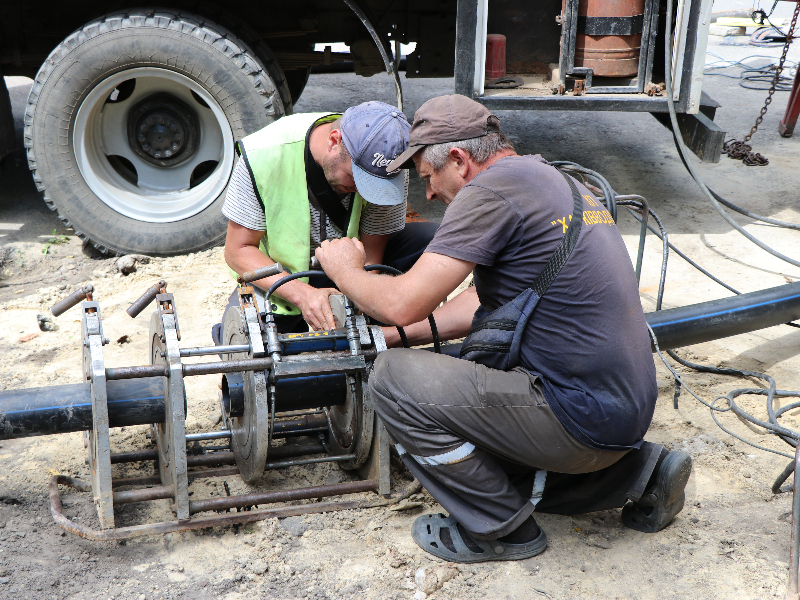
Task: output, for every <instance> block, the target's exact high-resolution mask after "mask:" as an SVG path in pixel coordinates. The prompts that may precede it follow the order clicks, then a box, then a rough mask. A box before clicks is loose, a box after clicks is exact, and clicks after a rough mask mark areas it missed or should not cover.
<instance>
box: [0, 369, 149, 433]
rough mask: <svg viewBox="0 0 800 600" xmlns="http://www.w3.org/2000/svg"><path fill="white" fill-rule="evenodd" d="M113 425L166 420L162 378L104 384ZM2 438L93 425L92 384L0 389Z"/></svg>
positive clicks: (145, 423) (110, 424)
mask: <svg viewBox="0 0 800 600" xmlns="http://www.w3.org/2000/svg"><path fill="white" fill-rule="evenodd" d="M106 394H107V400H108V421H109V427H128V426H131V425H147V424H148V423H163V422H164V389H163V386H162V384H161V378H160V377H148V378H144V379H123V380H119V381H109V382H107V383H106ZM0 411H2V412H0V440H9V439H14V438H22V437H32V436H36V435H51V434H54V433H70V432H73V431H86V430H91V429H92V394H91V388H90V386H89V384H88V383H74V384H70V385H58V386H53V387H40V388H31V389H21V390H6V391H3V392H0Z"/></svg>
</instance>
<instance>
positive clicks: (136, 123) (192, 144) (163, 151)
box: [128, 94, 198, 167]
mask: <svg viewBox="0 0 800 600" xmlns="http://www.w3.org/2000/svg"><path fill="white" fill-rule="evenodd" d="M197 132H198V122H197V116H196V115H195V113H194V111H192V109H190V108H189V107H188V106H187V105H186V104H185V103H184V102H182V101H181V100H178V99H177V98H175V97H174V96H171V95H167V94H157V95H155V96H151V97H149V98H146V99H145V100H142V101H141V102H139V103H138V104H137V105H136V106H134V107H133V108H132V109H131V111H130V113H129V115H128V141H129V143H130V146H131V149H132V150H133V151H134V152H135V153H136V154H137V155H139V156H140V157H142V158H143V159H145V160H146V161H148V162H150V163H152V164H154V165H158V166H160V167H172V166H175V165H179V164H181V163H183V162H185V161H187V160H189V159H190V158H192V156H193V155H194V154H195V153H196V152H197V141H198V140H197V138H198V135H197Z"/></svg>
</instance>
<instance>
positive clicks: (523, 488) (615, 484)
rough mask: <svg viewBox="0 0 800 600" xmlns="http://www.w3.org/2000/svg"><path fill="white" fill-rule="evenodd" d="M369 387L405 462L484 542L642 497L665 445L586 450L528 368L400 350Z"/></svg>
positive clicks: (386, 358)
mask: <svg viewBox="0 0 800 600" xmlns="http://www.w3.org/2000/svg"><path fill="white" fill-rule="evenodd" d="M369 388H370V392H371V394H372V399H373V403H374V405H375V410H376V411H377V413H378V415H379V416H380V417H381V419H382V420H383V422H384V423H385V425H386V428H387V429H388V431H389V434H390V435H391V436H392V438H393V440H394V441H395V443H396V447H397V450H398V452H399V453H400V454H401V456H402V459H403V462H404V463H405V464H406V466H408V468H409V469H410V470H411V472H412V473H413V474H414V475H415V476H416V477H417V479H419V480H420V482H421V483H422V485H423V486H425V488H426V489H427V490H428V492H429V493H430V494H431V495H432V496H433V497H434V498H435V499H436V501H437V502H439V504H441V505H442V506H443V507H444V508H445V510H447V511H448V512H449V513H450V514H451V515H453V516H454V517H455V518H456V520H458V521H459V522H460V523H461V524H462V525H463V526H464V527H465V528H466V529H467V530H468V531H469V532H470V533H472V534H473V535H474V536H475V537H477V538H481V539H495V538H498V537H502V536H504V535H507V534H508V533H510V532H511V531H513V530H514V529H516V528H517V527H518V526H519V525H520V524H521V523H522V522H523V521H524V520H525V519H527V518H528V517H529V516H530V515H531V513H533V511H534V510H536V511H537V512H548V513H557V514H578V513H583V512H592V511H595V510H606V509H610V508H619V507H622V506H623V505H624V504H625V502H626V501H627V500H628V499H630V500H638V499H639V498H640V497H641V495H642V493H643V492H644V489H645V486H646V485H647V481H648V479H649V478H650V475H651V474H652V472H653V469H654V468H655V465H656V462H657V460H658V457H659V454H660V452H661V448H662V446H661V445H660V444H651V443H649V442H644V443H643V444H642V446H641V448H640V449H638V450H631V451H611V450H599V449H596V448H591V447H589V446H586V445H584V444H582V443H581V442H579V441H578V440H576V439H575V438H574V437H573V436H572V435H571V434H570V433H569V432H567V431H566V430H565V429H564V427H563V426H562V425H561V423H560V421H559V420H558V418H557V417H556V416H555V414H553V411H552V410H551V409H550V405H549V404H548V403H547V400H546V399H545V397H544V395H543V393H542V384H541V381H539V380H538V378H537V377H536V376H533V375H530V374H529V373H527V372H526V371H524V370H522V369H518V370H513V371H497V370H495V369H490V368H488V367H485V366H483V365H480V364H477V363H474V362H471V361H466V360H460V359H457V358H452V357H450V356H445V355H440V354H433V353H431V352H427V351H424V350H409V349H395V350H388V351H386V352H383V353H382V354H381V355H380V356H379V357H378V359H377V360H376V362H375V369H374V371H373V373H372V375H371V377H370V380H369Z"/></svg>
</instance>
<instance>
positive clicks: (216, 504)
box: [189, 480, 378, 514]
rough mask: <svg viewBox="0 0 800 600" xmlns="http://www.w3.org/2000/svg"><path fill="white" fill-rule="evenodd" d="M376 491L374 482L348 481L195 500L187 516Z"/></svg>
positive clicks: (376, 484) (190, 504)
mask: <svg viewBox="0 0 800 600" xmlns="http://www.w3.org/2000/svg"><path fill="white" fill-rule="evenodd" d="M377 489H378V483H377V482H376V481H372V480H368V481H348V482H346V483H337V484H334V485H320V486H315V487H308V488H301V489H297V490H280V491H276V492H264V493H261V494H246V495H243V496H224V497H219V498H208V499H206V500H195V501H191V502H189V514H197V513H199V512H205V511H208V510H220V509H226V508H244V507H250V506H256V505H258V504H272V503H274V502H291V501H292V500H309V499H311V498H326V497H329V496H339V495H341V494H357V493H359V492H373V491H376V490H377Z"/></svg>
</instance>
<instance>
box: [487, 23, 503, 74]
mask: <svg viewBox="0 0 800 600" xmlns="http://www.w3.org/2000/svg"><path fill="white" fill-rule="evenodd" d="M505 76H506V36H504V35H500V34H499V33H490V34H489V35H487V36H486V79H497V78H499V77H505Z"/></svg>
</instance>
